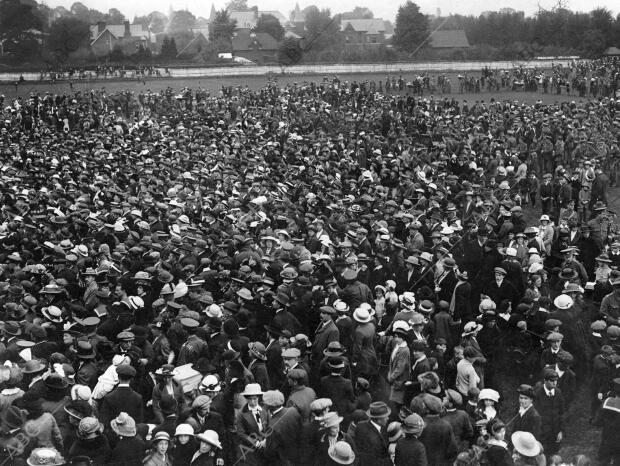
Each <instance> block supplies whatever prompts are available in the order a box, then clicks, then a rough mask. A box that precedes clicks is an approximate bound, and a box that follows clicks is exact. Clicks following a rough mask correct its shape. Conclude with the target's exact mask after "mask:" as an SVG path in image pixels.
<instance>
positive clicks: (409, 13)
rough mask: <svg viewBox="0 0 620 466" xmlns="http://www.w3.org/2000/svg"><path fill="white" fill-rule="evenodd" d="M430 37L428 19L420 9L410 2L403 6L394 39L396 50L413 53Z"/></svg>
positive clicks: (398, 17) (398, 15) (399, 11)
mask: <svg viewBox="0 0 620 466" xmlns="http://www.w3.org/2000/svg"><path fill="white" fill-rule="evenodd" d="M428 35H429V26H428V17H427V16H426V15H424V14H422V12H420V7H419V6H418V5H416V4H415V3H413V2H412V1H410V0H408V1H407V3H405V4H404V5H401V6H400V8H398V13H397V14H396V26H395V28H394V36H393V38H392V41H393V43H394V45H395V46H396V48H398V49H400V50H404V51H406V52H413V51H414V50H415V49H417V48H418V47H419V46H420V45H421V44H422V43H423V42H424V41H426V40H427V39H428Z"/></svg>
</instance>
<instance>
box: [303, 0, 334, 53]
mask: <svg viewBox="0 0 620 466" xmlns="http://www.w3.org/2000/svg"><path fill="white" fill-rule="evenodd" d="M303 11H304V14H305V18H306V23H305V26H306V31H307V32H306V37H305V39H306V40H305V41H304V42H305V44H304V46H305V47H306V48H308V49H312V50H323V49H325V48H327V47H329V46H332V45H334V44H336V43H339V42H340V41H339V39H340V16H338V15H337V16H334V17H332V16H331V12H330V10H329V8H326V9H323V10H319V9H318V8H317V7H316V6H314V5H312V6H310V7H307V8H304V10H303ZM302 48H303V47H302Z"/></svg>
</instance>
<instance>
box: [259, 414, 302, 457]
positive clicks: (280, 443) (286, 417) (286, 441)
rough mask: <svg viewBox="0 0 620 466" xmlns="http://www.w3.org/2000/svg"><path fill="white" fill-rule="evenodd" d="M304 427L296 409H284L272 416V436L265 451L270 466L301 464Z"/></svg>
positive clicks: (268, 439) (268, 438)
mask: <svg viewBox="0 0 620 466" xmlns="http://www.w3.org/2000/svg"><path fill="white" fill-rule="evenodd" d="M302 427H303V424H302V422H301V415H300V414H299V411H297V410H296V409H295V408H282V409H281V410H280V411H278V412H277V413H275V414H273V415H272V416H271V421H270V428H271V434H270V435H269V436H268V437H267V442H266V445H265V450H264V453H265V457H266V458H267V460H268V464H270V465H274V466H279V465H287V466H288V465H291V466H292V465H296V464H299V459H300V451H301V449H300V448H299V446H300V445H301V431H302Z"/></svg>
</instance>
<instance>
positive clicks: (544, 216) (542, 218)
mask: <svg viewBox="0 0 620 466" xmlns="http://www.w3.org/2000/svg"><path fill="white" fill-rule="evenodd" d="M544 220H546V221H547V222H549V221H550V220H549V216H548V215H547V214H545V215H541V216H540V221H541V222H542V221H544Z"/></svg>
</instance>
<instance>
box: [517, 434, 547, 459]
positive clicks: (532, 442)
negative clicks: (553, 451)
mask: <svg viewBox="0 0 620 466" xmlns="http://www.w3.org/2000/svg"><path fill="white" fill-rule="evenodd" d="M510 439H511V440H512V445H513V446H514V449H515V450H516V451H517V452H518V453H520V454H521V455H523V456H526V457H528V458H533V457H535V456H538V455H539V454H540V443H538V440H536V437H534V435H533V434H531V433H530V432H522V431H517V432H515V433H514V434H512V436H511V437H510Z"/></svg>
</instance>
